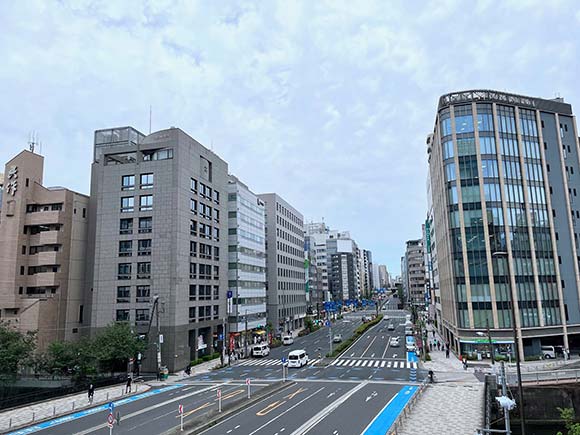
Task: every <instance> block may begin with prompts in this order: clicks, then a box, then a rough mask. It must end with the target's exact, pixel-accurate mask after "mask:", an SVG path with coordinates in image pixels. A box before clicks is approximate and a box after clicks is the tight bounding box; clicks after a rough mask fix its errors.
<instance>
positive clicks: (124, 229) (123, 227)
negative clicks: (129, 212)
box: [119, 218, 133, 234]
mask: <svg viewBox="0 0 580 435" xmlns="http://www.w3.org/2000/svg"><path fill="white" fill-rule="evenodd" d="M119 234H133V218H130V219H121V221H120V222H119Z"/></svg>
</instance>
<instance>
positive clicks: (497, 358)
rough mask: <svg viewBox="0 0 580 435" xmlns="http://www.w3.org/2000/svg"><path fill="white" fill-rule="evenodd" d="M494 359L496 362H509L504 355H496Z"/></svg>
mask: <svg viewBox="0 0 580 435" xmlns="http://www.w3.org/2000/svg"><path fill="white" fill-rule="evenodd" d="M494 359H495V360H496V361H509V358H508V357H507V356H506V355H496V357H495V358H494Z"/></svg>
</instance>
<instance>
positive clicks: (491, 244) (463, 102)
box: [428, 90, 580, 357]
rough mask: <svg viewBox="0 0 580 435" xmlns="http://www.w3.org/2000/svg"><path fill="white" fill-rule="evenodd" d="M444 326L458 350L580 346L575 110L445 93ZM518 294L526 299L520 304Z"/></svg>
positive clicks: (433, 159)
mask: <svg viewBox="0 0 580 435" xmlns="http://www.w3.org/2000/svg"><path fill="white" fill-rule="evenodd" d="M428 153H429V170H430V178H431V183H432V189H431V191H432V201H433V223H434V226H435V238H436V246H437V262H438V273H439V280H440V292H441V315H442V322H441V323H440V326H441V331H442V333H443V335H444V336H445V338H446V339H447V340H448V341H450V342H451V343H452V344H453V345H454V346H455V347H456V348H457V349H458V350H461V351H462V352H471V351H475V350H479V349H480V348H481V346H482V344H481V343H480V342H479V340H478V339H477V336H476V335H477V334H476V332H477V331H478V330H481V329H482V328H487V326H488V325H489V327H490V329H491V334H492V336H493V340H494V346H493V347H494V352H512V353H513V347H512V345H513V338H512V332H511V328H512V324H513V323H512V322H513V321H514V319H512V314H511V311H512V310H511V309H512V308H513V310H514V312H515V325H516V328H517V330H518V341H519V349H520V356H521V357H523V356H524V354H526V355H527V354H530V355H538V354H540V353H541V350H540V349H541V348H540V346H541V345H542V344H561V345H563V346H565V347H567V348H570V346H572V345H578V336H579V334H580V276H579V267H578V258H579V257H578V248H579V246H578V232H577V230H576V225H577V221H578V220H579V219H580V210H579V208H578V205H577V204H578V203H579V202H578V200H577V194H578V193H579V192H580V178H579V177H580V160H579V154H578V130H577V127H576V122H575V118H574V116H573V113H572V107H571V106H570V105H569V104H566V103H565V102H564V101H563V99H560V98H557V99H554V100H546V99H541V98H534V97H527V96H521V95H514V94H508V93H504V92H498V91H490V90H473V91H464V92H456V93H451V94H447V95H444V96H442V97H441V98H440V100H439V106H438V109H437V116H436V119H435V128H434V131H433V135H432V136H430V138H429V140H428ZM512 301H517V303H514V304H513V305H512Z"/></svg>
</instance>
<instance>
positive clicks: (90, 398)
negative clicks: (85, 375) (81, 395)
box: [88, 384, 95, 405]
mask: <svg viewBox="0 0 580 435" xmlns="http://www.w3.org/2000/svg"><path fill="white" fill-rule="evenodd" d="M88 396H89V404H91V405H92V404H93V397H94V396H95V386H94V385H93V384H90V385H89V391H88Z"/></svg>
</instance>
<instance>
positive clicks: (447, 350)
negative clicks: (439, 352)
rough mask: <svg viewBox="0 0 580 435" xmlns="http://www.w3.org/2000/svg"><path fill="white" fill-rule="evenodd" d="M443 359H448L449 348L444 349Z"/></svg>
mask: <svg viewBox="0 0 580 435" xmlns="http://www.w3.org/2000/svg"><path fill="white" fill-rule="evenodd" d="M445 358H447V359H449V348H447V349H445Z"/></svg>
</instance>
